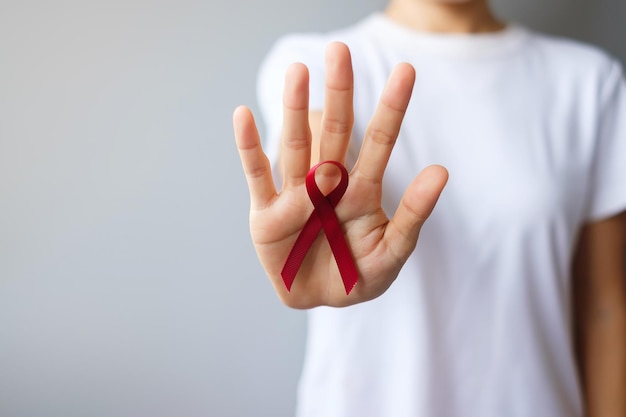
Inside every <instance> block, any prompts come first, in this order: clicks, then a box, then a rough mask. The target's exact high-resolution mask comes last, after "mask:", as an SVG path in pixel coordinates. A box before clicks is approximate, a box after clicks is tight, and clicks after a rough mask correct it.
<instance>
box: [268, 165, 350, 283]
mask: <svg viewBox="0 0 626 417" xmlns="http://www.w3.org/2000/svg"><path fill="white" fill-rule="evenodd" d="M324 164H333V165H335V166H336V167H337V168H339V170H340V171H341V179H340V180H339V184H337V186H336V187H335V189H334V190H332V191H331V192H330V193H329V194H328V195H324V194H322V192H321V191H320V189H319V187H318V186H317V183H316V182H315V171H316V170H317V169H318V168H319V167H320V166H322V165H324ZM347 188H348V171H347V170H346V168H345V167H344V166H343V165H342V164H340V163H339V162H336V161H324V162H320V163H319V164H317V165H315V166H314V167H313V168H311V170H310V171H309V173H308V174H307V176H306V190H307V192H308V193H309V198H310V199H311V202H312V203H313V207H314V209H313V213H311V215H310V216H309V219H308V220H307V222H306V223H305V225H304V227H303V228H302V231H301V232H300V234H299V235H298V237H297V238H296V242H295V243H294V245H293V248H291V252H290V253H289V256H288V257H287V260H286V261H285V265H284V266H283V270H282V272H281V273H280V274H281V276H282V277H283V282H284V283H285V286H286V287H287V291H291V285H292V284H293V280H294V279H295V277H296V274H297V273H298V270H299V269H300V266H301V265H302V262H303V261H304V258H305V256H306V254H307V252H308V251H309V249H310V248H311V245H312V244H313V242H314V241H315V239H316V238H317V235H318V234H319V232H320V230H322V229H323V230H324V234H326V238H327V239H328V243H329V244H330V249H331V250H332V252H333V256H334V257H335V261H336V262H337V266H338V267H339V273H340V274H341V279H342V280H343V285H344V287H345V289H346V294H350V291H352V289H353V288H354V286H355V285H356V282H357V279H358V272H357V270H356V266H355V265H354V261H353V260H352V254H351V253H350V248H349V247H348V243H347V242H346V239H345V238H344V236H343V232H342V230H341V226H340V225H339V220H338V219H337V215H336V214H335V206H336V205H337V204H338V203H339V200H341V197H343V195H344V193H345V192H346V189H347Z"/></svg>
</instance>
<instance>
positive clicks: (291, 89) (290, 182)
mask: <svg viewBox="0 0 626 417" xmlns="http://www.w3.org/2000/svg"><path fill="white" fill-rule="evenodd" d="M280 158H281V163H282V167H283V178H284V186H285V187H293V186H299V185H302V184H303V183H304V181H305V178H306V174H307V173H308V172H309V168H310V167H309V164H310V161H311V130H310V128H309V72H308V70H307V68H306V66H304V65H303V64H292V65H291V66H290V67H289V68H288V69H287V74H286V76H285V90H284V93H283V131H282V140H281V155H280Z"/></svg>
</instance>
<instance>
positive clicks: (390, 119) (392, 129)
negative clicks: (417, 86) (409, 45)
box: [353, 63, 415, 183]
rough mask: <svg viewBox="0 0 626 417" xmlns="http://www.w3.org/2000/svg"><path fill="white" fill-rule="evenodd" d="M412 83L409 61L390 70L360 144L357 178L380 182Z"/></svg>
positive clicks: (412, 71) (412, 74) (398, 131)
mask: <svg viewBox="0 0 626 417" xmlns="http://www.w3.org/2000/svg"><path fill="white" fill-rule="evenodd" d="M414 83H415V69H414V68H413V67H412V66H411V65H410V64H407V63H404V64H400V65H398V66H397V67H396V68H394V70H393V71H392V73H391V75H390V76H389V79H388V80H387V84H386V85H385V88H384V90H383V92H382V94H381V97H380V101H379V102H378V107H377V108H376V111H375V113H374V116H373V117H372V120H371V121H370V123H369V125H368V126H367V130H366V131H365V138H364V139H363V145H362V146H361V151H360V153H359V158H358V159H357V162H356V164H355V166H354V170H353V174H354V175H355V176H356V177H357V178H360V179H363V180H366V181H369V182H377V183H379V182H382V179H383V174H384V173H385V168H386V167H387V162H388V161H389V157H390V156H391V151H392V149H393V146H394V145H395V143H396V139H397V138H398V133H400V125H401V124H402V119H403V118H404V114H405V112H406V108H407V106H408V105H409V100H410V99H411V93H412V90H413V84H414Z"/></svg>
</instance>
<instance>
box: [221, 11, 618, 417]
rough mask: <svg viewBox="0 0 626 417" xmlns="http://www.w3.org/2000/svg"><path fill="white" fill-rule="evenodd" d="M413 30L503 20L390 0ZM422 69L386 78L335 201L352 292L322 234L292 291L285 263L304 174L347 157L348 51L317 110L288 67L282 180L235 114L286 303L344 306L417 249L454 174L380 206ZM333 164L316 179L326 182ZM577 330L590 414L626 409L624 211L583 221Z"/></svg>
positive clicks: (390, 276) (373, 289) (331, 58)
mask: <svg viewBox="0 0 626 417" xmlns="http://www.w3.org/2000/svg"><path fill="white" fill-rule="evenodd" d="M385 13H386V14H387V16H388V17H389V18H390V19H392V20H394V21H396V22H397V23H398V24H401V25H404V26H407V27H410V28H412V29H414V30H417V31H427V32H439V33H484V32H495V31H499V30H502V29H503V28H504V27H505V25H504V24H503V23H502V22H500V21H499V20H498V19H497V18H496V17H495V16H494V15H493V13H492V12H491V10H490V8H489V5H488V3H487V1H486V0H391V1H390V2H389V4H388V7H387V9H386V11H385ZM414 80H415V70H414V69H413V68H412V67H411V66H410V65H409V64H406V63H402V64H399V65H398V66H397V67H396V68H395V69H394V70H393V72H392V73H391V75H390V76H389V80H388V83H387V87H386V88H385V90H384V92H383V93H382V95H381V97H380V101H379V105H378V108H377V111H376V113H375V114H374V116H373V117H372V119H371V121H370V123H369V125H368V129H367V132H366V134H365V138H364V139H363V145H362V148H361V151H360V154H359V158H358V161H357V163H356V165H355V167H354V169H353V170H352V172H351V173H350V185H349V188H348V190H347V191H346V194H345V195H344V197H343V198H342V200H341V202H340V203H339V204H338V205H337V207H336V212H337V216H338V218H339V220H340V222H341V224H342V228H343V229H344V232H345V236H346V240H347V241H348V244H349V246H350V247H351V250H352V253H353V257H354V260H355V263H356V265H357V269H358V271H359V283H358V285H357V286H356V287H355V288H354V290H353V291H352V292H351V293H350V295H349V296H346V294H345V290H344V288H343V285H342V283H341V279H340V276H339V274H338V271H337V267H336V264H335V260H334V258H333V257H332V254H331V252H330V249H329V247H328V244H327V242H326V241H325V239H324V236H323V234H320V237H318V239H317V240H316V242H315V244H314V245H313V247H312V249H311V251H310V252H309V255H308V256H307V258H306V259H305V262H304V264H303V265H302V267H301V269H300V271H299V273H298V275H297V277H296V279H295V281H294V284H293V287H292V289H291V292H287V291H286V289H285V287H284V284H283V282H282V278H281V277H280V271H281V269H282V266H283V262H284V260H285V259H286V257H287V255H288V253H289V251H290V249H291V247H292V246H293V243H294V241H295V239H296V236H297V235H298V233H299V231H300V230H301V229H302V226H303V225H304V222H305V221H306V219H307V217H308V215H309V213H310V210H311V209H310V208H309V205H310V203H309V200H308V196H307V193H306V189H305V186H304V180H305V177H306V174H307V172H308V170H309V166H310V165H311V164H312V163H315V162H317V161H319V160H328V159H332V160H337V161H341V162H344V161H345V157H346V151H347V148H348V143H349V140H350V134H351V131H352V124H353V117H354V116H353V107H352V97H353V75H352V66H351V59H350V52H349V50H348V48H347V47H346V46H345V45H343V44H340V43H333V44H331V45H329V46H328V49H327V53H326V81H325V90H326V91H325V93H326V101H325V104H324V109H323V111H321V112H309V109H308V72H307V69H306V67H304V66H303V65H301V64H294V65H292V66H291V67H290V68H289V70H288V73H287V75H286V80H285V91H284V97H283V103H284V126H283V137H282V145H281V163H282V169H283V177H284V184H283V187H282V189H281V190H280V192H278V191H277V190H276V189H275V187H274V182H273V177H272V173H271V169H270V164H269V161H268V159H267V157H266V156H265V154H264V152H263V150H262V148H261V144H260V139H259V134H258V130H257V128H256V125H255V123H254V118H253V116H252V113H251V112H250V110H249V109H247V108H246V107H239V108H237V109H236V110H235V113H234V116H233V122H234V130H235V139H236V143H237V147H238V149H239V153H240V157H241V161H242V165H243V169H244V172H245V174H246V179H247V181H248V186H249V190H250V200H251V209H250V231H251V236H252V240H253V243H254V246H255V248H256V251H257V254H258V257H259V259H260V261H261V264H262V265H263V267H264V269H265V271H266V273H267V275H268V277H269V278H270V281H271V282H272V284H273V286H274V288H275V290H276V293H277V294H278V296H279V297H280V299H281V300H282V301H283V302H284V303H285V304H286V305H288V306H290V307H294V308H312V307H316V306H320V305H330V306H348V305H352V304H356V303H360V302H364V301H368V300H371V299H373V298H376V297H378V296H379V295H381V294H382V293H383V292H384V291H385V290H386V289H387V288H389V286H390V285H391V284H392V283H393V281H394V280H395V278H396V276H397V275H398V273H399V271H400V269H401V268H402V265H403V264H404V262H405V261H406V260H407V258H408V256H409V255H410V253H411V252H412V251H413V249H414V248H415V246H416V243H417V239H418V236H419V231H420V228H421V226H422V225H423V223H424V222H425V221H426V219H427V218H428V216H429V215H430V213H431V211H432V210H433V208H434V206H435V204H436V202H437V199H438V197H439V195H440V193H441V192H442V190H443V188H444V186H445V183H446V181H447V177H448V173H447V171H446V170H445V168H443V167H441V166H430V167H426V168H425V169H424V170H423V171H422V172H420V173H419V174H418V175H417V177H416V178H415V179H414V180H413V181H412V183H411V184H410V185H409V187H408V188H407V189H406V191H405V194H404V196H403V198H402V201H401V203H400V205H399V207H398V208H397V210H396V213H395V214H394V216H393V217H392V218H391V219H388V218H387V217H386V216H385V214H384V212H383V210H382V209H381V196H382V189H381V183H382V176H383V173H384V170H385V167H386V164H387V162H388V159H389V155H390V153H391V150H392V148H393V145H394V143H395V140H396V138H397V135H398V132H399V129H400V125H401V123H402V118H403V116H404V112H405V110H406V107H407V105H408V102H409V99H410V96H411V92H412V87H413V82H414ZM337 174H338V173H337V172H336V170H335V171H333V168H332V167H322V169H320V170H319V171H318V175H317V176H316V178H317V181H318V183H319V184H320V188H321V189H322V191H324V192H326V193H327V192H328V191H330V189H332V188H333V185H334V184H335V183H336V181H337ZM572 265H573V267H572V271H573V284H574V285H573V287H574V294H573V296H574V300H575V314H574V327H575V331H576V332H575V333H576V350H577V353H578V357H579V365H580V377H581V383H582V387H583V390H584V398H585V409H586V410H585V413H586V414H585V415H586V416H587V417H623V416H626V395H625V394H624V393H626V212H624V213H621V214H618V215H616V216H613V217H611V218H608V219H602V220H599V221H595V222H590V223H588V224H586V225H584V226H583V227H582V229H581V232H580V234H579V239H578V242H577V244H576V247H575V251H574V254H573V258H572Z"/></svg>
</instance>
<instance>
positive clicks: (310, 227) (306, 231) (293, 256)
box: [280, 211, 322, 292]
mask: <svg viewBox="0 0 626 417" xmlns="http://www.w3.org/2000/svg"><path fill="white" fill-rule="evenodd" d="M321 229H322V222H321V220H320V219H319V217H317V216H316V213H315V211H313V213H311V215H310V216H309V219H308V220H307V222H306V223H305V224H304V227H303V228H302V230H301V231H300V234H299V235H298V237H297V238H296V242H295V243H294V245H293V247H292V248H291V252H289V255H288V256H287V260H286V261H285V265H283V269H282V271H281V272H280V276H281V277H282V278H283V282H284V283H285V287H286V288H287V291H289V292H290V291H291V285H292V284H293V281H294V279H295V278H296V275H297V274H298V270H299V269H300V266H301V265H302V262H304V258H305V257H306V254H307V252H308V251H309V248H311V245H313V242H315V238H316V237H317V235H318V234H319V232H320V230H321Z"/></svg>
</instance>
